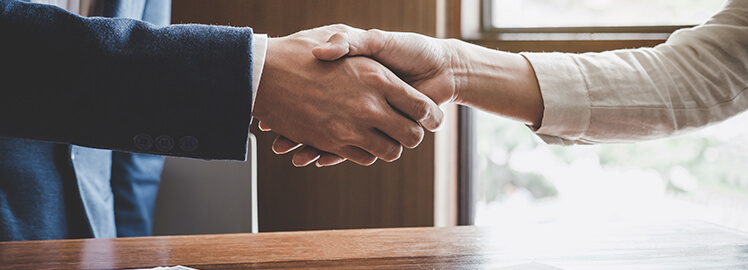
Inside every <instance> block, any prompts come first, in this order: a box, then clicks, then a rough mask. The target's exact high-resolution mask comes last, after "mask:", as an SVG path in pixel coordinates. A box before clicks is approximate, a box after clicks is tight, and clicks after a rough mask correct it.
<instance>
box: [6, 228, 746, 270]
mask: <svg viewBox="0 0 748 270" xmlns="http://www.w3.org/2000/svg"><path fill="white" fill-rule="evenodd" d="M173 265H184V266H188V267H193V268H197V269H307V268H314V269H507V270H508V269H746V268H748V236H746V234H743V233H740V232H735V231H731V230H728V229H724V228H722V227H719V226H716V225H712V224H709V223H706V222H700V221H667V222H652V221H649V222H627V223H586V224H545V225H523V226H515V227H511V226H507V227H490V228H489V227H485V228H481V227H467V226H466V227H448V228H433V227H429V228H393V229H359V230H337V231H336V230H331V231H311V232H275V233H260V234H254V235H253V234H226V235H200V236H163V237H140V238H119V239H87V240H51V241H28V242H5V243H0V268H3V269H121V268H145V267H156V266H173Z"/></svg>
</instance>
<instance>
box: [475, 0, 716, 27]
mask: <svg viewBox="0 0 748 270" xmlns="http://www.w3.org/2000/svg"><path fill="white" fill-rule="evenodd" d="M488 2H489V5H490V13H489V15H490V16H489V17H490V20H489V23H490V27H491V28H495V29H507V28H509V29H511V28H515V29H517V28H520V29H521V28H559V27H631V26H685V25H696V24H700V23H702V22H704V21H706V20H707V19H708V18H709V17H710V16H711V15H712V14H713V13H714V12H716V11H717V10H719V8H720V7H721V6H722V4H723V2H724V1H715V0H490V1H488Z"/></svg>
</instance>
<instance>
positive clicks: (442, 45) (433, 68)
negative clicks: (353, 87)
mask: <svg viewBox="0 0 748 270" xmlns="http://www.w3.org/2000/svg"><path fill="white" fill-rule="evenodd" d="M449 42H450V41H448V40H441V39H434V38H430V37H426V36H423V35H419V34H413V33H393V32H384V31H379V30H369V31H363V30H358V29H355V30H354V31H349V30H346V31H340V32H337V33H335V34H334V35H333V36H332V37H331V38H330V39H329V40H328V42H327V43H325V44H322V45H320V46H317V47H315V48H314V49H313V50H312V53H313V54H314V56H316V57H317V58H318V59H320V60H326V61H334V60H338V59H340V58H341V57H344V56H356V55H363V56H368V57H371V58H374V59H375V60H377V61H379V62H380V63H382V64H384V65H385V66H387V67H388V68H390V69H391V70H392V71H394V72H395V73H396V74H397V75H398V76H399V77H400V78H402V79H403V80H405V81H406V82H408V83H409V84H411V85H412V86H413V87H415V88H416V89H418V90H419V91H421V92H423V93H424V94H426V95H427V96H429V97H430V98H431V99H432V100H434V101H435V102H437V103H438V104H442V103H445V102H449V101H453V100H455V99H456V97H457V94H456V92H457V91H456V89H457V84H458V82H457V80H456V76H455V74H454V69H453V67H452V65H453V63H455V62H453V58H455V56H454V55H455V54H454V50H453V49H452V46H451V43H449ZM260 127H261V128H264V127H263V125H260ZM299 146H301V144H298V143H296V142H294V141H293V140H289V139H288V138H285V137H283V136H279V137H278V138H276V139H275V141H274V142H273V151H275V152H276V153H287V152H289V151H291V150H293V149H295V148H297V147H299ZM315 160H317V163H316V165H317V166H330V165H335V164H338V163H340V162H343V161H344V160H345V159H344V158H342V157H338V156H335V155H333V154H330V153H324V152H321V151H318V150H316V149H314V148H313V147H309V146H304V147H303V148H302V149H301V150H300V151H299V152H297V153H296V154H295V155H294V164H309V163H311V162H313V161H315Z"/></svg>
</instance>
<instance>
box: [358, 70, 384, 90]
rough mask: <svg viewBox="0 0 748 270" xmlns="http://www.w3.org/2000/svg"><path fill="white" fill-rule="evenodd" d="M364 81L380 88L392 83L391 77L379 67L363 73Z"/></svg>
mask: <svg viewBox="0 0 748 270" xmlns="http://www.w3.org/2000/svg"><path fill="white" fill-rule="evenodd" d="M361 79H362V81H363V82H364V83H365V84H367V85H369V86H372V87H375V88H377V89H380V88H382V87H387V86H389V85H390V84H391V82H390V78H389V77H388V76H387V75H386V74H385V73H384V72H382V71H381V70H379V69H371V70H368V71H367V72H364V73H363V74H362V75H361Z"/></svg>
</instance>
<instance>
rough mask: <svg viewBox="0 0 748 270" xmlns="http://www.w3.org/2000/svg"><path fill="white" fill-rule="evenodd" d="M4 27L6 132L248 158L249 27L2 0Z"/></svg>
mask: <svg viewBox="0 0 748 270" xmlns="http://www.w3.org/2000/svg"><path fill="white" fill-rule="evenodd" d="M0 33H2V35H3V41H0V59H2V61H0V68H1V69H0V70H2V71H1V72H0V136H4V137H15V138H26V139H33V140H44V141H53V142H60V143H68V144H76V145H81V146H87V147H95V148H105V149H113V150H120V151H128V152H138V153H150V154H159V155H170V156H183V157H195V158H203V159H235V160H243V159H245V157H246V149H247V136H248V127H249V123H250V119H251V104H252V100H251V99H252V90H251V89H252V75H251V74H252V29H250V28H236V27H223V26H207V25H173V26H166V27H157V26H155V25H152V24H149V23H146V22H142V21H137V20H130V19H109V18H83V17H80V16H77V15H74V14H71V13H68V12H66V11H64V10H62V9H59V8H55V7H51V6H46V5H37V4H27V3H21V2H16V1H5V0H0Z"/></svg>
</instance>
